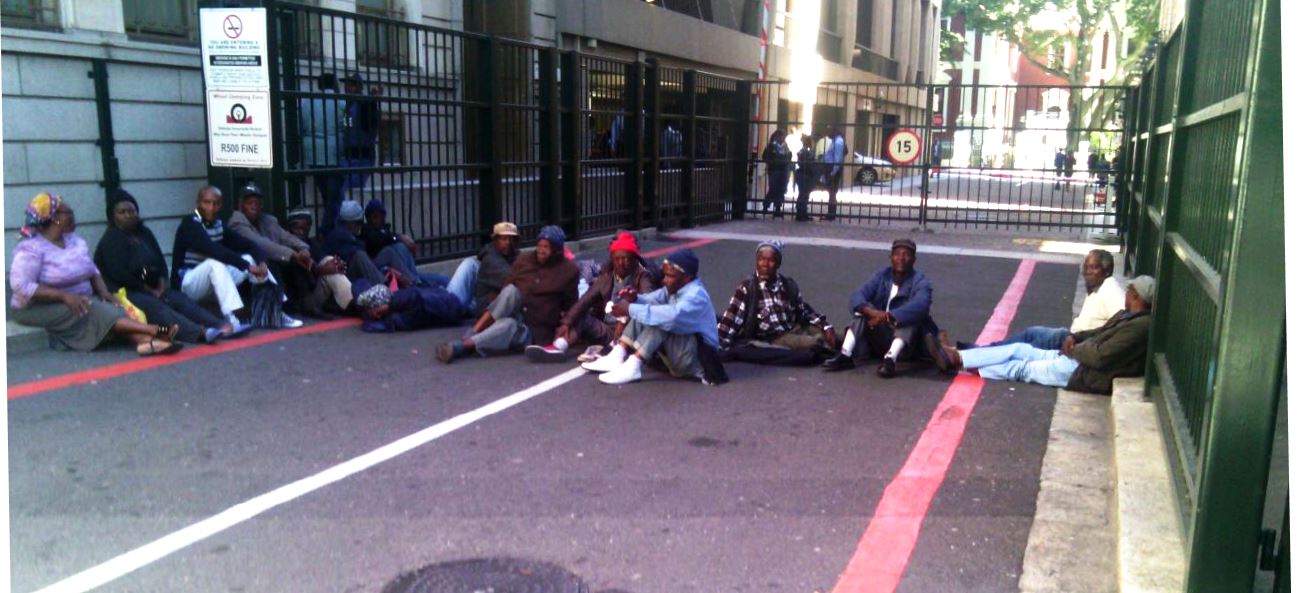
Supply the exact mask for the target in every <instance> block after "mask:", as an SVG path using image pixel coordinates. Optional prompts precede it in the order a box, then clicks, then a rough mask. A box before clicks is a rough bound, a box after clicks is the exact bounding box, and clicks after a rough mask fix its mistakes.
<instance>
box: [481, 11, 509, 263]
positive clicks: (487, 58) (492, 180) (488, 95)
mask: <svg viewBox="0 0 1297 593" xmlns="http://www.w3.org/2000/svg"><path fill="white" fill-rule="evenodd" d="M479 43H481V47H482V52H481V55H482V58H483V59H480V60H478V64H477V66H478V67H477V73H478V77H479V78H478V85H479V86H478V92H479V93H481V97H480V99H481V101H482V103H483V104H484V105H486V107H485V108H484V111H485V113H484V114H483V115H484V117H482V118H481V119H480V120H479V121H480V127H479V130H478V132H477V134H478V135H479V136H480V137H481V138H484V139H485V141H483V142H480V143H478V146H479V148H480V149H481V151H482V154H481V159H480V160H481V162H483V163H486V164H487V166H486V167H485V168H483V169H482V170H481V174H480V176H479V177H478V180H479V181H478V210H477V217H478V220H477V228H478V234H480V235H481V236H482V238H483V239H484V240H489V239H490V229H491V227H492V226H493V225H494V224H495V223H496V222H498V221H499V220H501V216H502V212H503V209H502V208H501V205H500V198H501V195H502V191H501V190H502V187H501V175H500V171H501V170H502V169H503V168H504V160H503V155H502V154H501V151H500V149H499V145H500V137H501V133H500V132H501V130H500V129H499V127H500V124H501V123H502V122H503V121H504V108H503V106H502V105H501V104H500V101H499V98H498V96H497V95H498V93H497V88H496V87H497V86H498V85H497V83H498V82H499V81H498V80H497V78H496V67H497V66H498V65H499V63H500V58H501V56H500V42H499V40H498V39H497V38H496V37H495V36H494V35H492V36H490V37H487V38H485V39H482V40H481V41H480V42H479Z"/></svg>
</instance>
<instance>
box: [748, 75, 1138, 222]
mask: <svg viewBox="0 0 1297 593" xmlns="http://www.w3.org/2000/svg"><path fill="white" fill-rule="evenodd" d="M756 88H757V94H758V96H759V98H758V102H759V105H760V111H759V112H758V113H759V118H758V119H757V120H756V123H757V125H756V131H755V134H756V138H757V139H758V144H759V145H758V147H757V148H758V150H759V151H760V150H764V147H765V146H766V144H767V143H768V142H769V140H770V138H771V135H772V133H773V132H774V131H776V130H782V131H784V132H786V133H787V134H788V142H789V146H790V149H791V151H792V152H793V153H796V152H797V151H798V149H799V148H800V146H801V145H802V135H803V134H805V135H807V136H809V141H810V142H812V143H814V145H815V147H816V153H817V154H820V153H823V152H824V149H825V141H824V138H825V136H826V134H828V133H830V131H831V130H832V131H835V133H840V134H841V135H842V139H843V140H844V142H845V144H846V146H847V151H846V157H845V159H844V161H843V163H842V165H841V170H842V173H841V181H840V185H839V186H838V188H837V190H836V191H831V188H830V187H829V186H831V185H833V184H834V182H835V181H836V180H832V179H827V176H826V175H820V176H819V178H817V179H816V180H815V182H814V183H813V184H812V188H811V194H810V196H809V200H808V201H809V208H808V209H809V213H810V215H811V216H814V217H827V216H830V215H836V216H835V217H836V218H837V219H839V220H846V221H898V222H906V223H912V224H915V225H935V226H942V227H948V228H949V227H954V228H970V229H997V228H998V229H1015V230H1033V231H1050V232H1062V233H1068V232H1073V233H1080V232H1084V231H1115V230H1116V227H1117V219H1116V216H1117V214H1116V212H1117V209H1116V208H1115V206H1114V202H1115V192H1114V191H1113V190H1114V188H1115V186H1116V180H1117V177H1118V176H1120V175H1121V171H1122V164H1121V163H1120V162H1119V159H1117V151H1118V149H1119V148H1120V147H1121V140H1122V138H1121V133H1122V123H1121V114H1122V112H1123V109H1124V101H1125V97H1126V93H1127V89H1126V88H1125V87H1112V86H1103V87H1098V86H1095V87H1066V86H1030V85H1015V86H988V85H905V84H881V83H879V84H875V83H822V84H819V85H817V86H816V87H815V88H814V89H813V93H814V105H813V107H811V108H810V109H809V113H807V109H806V105H807V103H809V100H810V98H811V97H810V96H809V95H810V92H807V91H802V92H800V93H799V92H797V91H796V88H795V87H794V86H792V85H791V84H790V83H787V82H761V83H756ZM807 115H810V117H811V121H812V122H813V127H814V129H808V126H807V125H806V116H807ZM906 133H913V136H912V137H914V138H916V139H917V140H918V145H919V149H918V150H917V154H911V155H910V156H911V157H913V159H912V160H899V159H897V158H896V157H894V156H893V155H891V154H889V152H888V144H889V140H891V139H893V138H898V142H899V141H901V135H904V134H906ZM757 154H760V152H758V153H757ZM754 164H755V165H756V169H757V174H755V175H754V179H753V183H752V186H751V189H750V191H749V194H748V202H747V212H748V213H749V214H752V215H757V216H760V215H766V216H774V213H773V211H774V208H773V204H771V205H770V207H769V208H767V201H768V200H767V198H770V199H771V200H773V199H777V197H778V196H779V195H781V194H782V195H783V196H784V197H785V205H784V214H785V215H790V214H791V211H792V210H793V203H794V201H795V200H796V197H797V195H798V187H797V186H796V182H795V180H793V179H790V182H789V184H788V186H787V187H784V188H780V189H783V191H782V192H781V191H779V189H776V190H775V191H774V192H773V193H771V194H768V193H767V192H769V190H770V187H769V181H770V176H769V175H768V173H769V172H768V171H767V168H766V166H765V163H764V162H762V161H761V159H760V158H759V157H754ZM821 173H823V171H821ZM834 206H836V207H834Z"/></svg>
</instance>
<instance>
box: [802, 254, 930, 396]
mask: <svg viewBox="0 0 1297 593" xmlns="http://www.w3.org/2000/svg"><path fill="white" fill-rule="evenodd" d="M917 252H918V246H917V245H915V244H914V241H911V240H909V239H897V240H895V241H893V242H892V255H891V265H890V266H888V267H886V268H883V269H881V270H879V271H878V272H876V273H874V275H873V276H872V277H870V278H869V280H868V281H867V282H865V285H864V286H861V287H860V290H857V291H856V293H855V294H853V295H851V313H852V315H854V316H855V321H853V322H852V323H851V327H849V328H848V329H847V333H846V336H845V337H843V339H842V351H841V352H839V353H838V355H837V356H834V357H833V358H830V359H829V360H827V361H825V362H824V370H826V371H842V370H846V369H850V368H854V367H855V366H856V363H855V357H856V356H857V355H858V354H873V355H874V356H881V357H882V359H883V364H881V365H879V367H878V376H880V377H883V378H884V379H890V378H892V377H895V376H896V363H897V362H898V361H901V360H908V359H914V358H917V356H916V355H917V354H918V353H917V351H916V350H917V349H916V346H917V345H918V344H919V342H920V341H922V344H923V345H924V346H926V353H927V354H928V355H929V356H930V357H931V358H933V359H934V360H937V359H938V358H939V357H938V353H939V352H940V351H939V349H938V344H937V337H936V334H937V324H936V323H935V322H934V321H933V320H932V316H931V315H930V313H929V310H930V309H931V307H932V284H931V283H929V282H928V277H927V276H924V275H923V273H922V272H920V271H918V270H916V269H914V262H915V260H916V259H917V258H916V253H917Z"/></svg>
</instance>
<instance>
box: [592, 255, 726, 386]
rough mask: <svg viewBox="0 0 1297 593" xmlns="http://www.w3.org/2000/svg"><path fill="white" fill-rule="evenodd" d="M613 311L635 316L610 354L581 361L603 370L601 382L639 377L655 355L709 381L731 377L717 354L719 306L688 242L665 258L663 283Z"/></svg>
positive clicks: (685, 374)
mask: <svg viewBox="0 0 1297 593" xmlns="http://www.w3.org/2000/svg"><path fill="white" fill-rule="evenodd" d="M612 315H614V316H616V317H629V318H630V321H629V322H628V323H627V324H626V329H625V330H623V331H622V335H621V339H620V340H618V342H617V345H616V346H614V347H613V349H612V351H611V352H609V353H608V354H605V355H604V356H601V357H599V358H598V359H596V360H593V361H591V362H587V363H585V364H583V365H581V366H582V368H584V369H586V370H588V371H594V372H597V373H601V374H600V375H599V381H600V382H601V383H605V384H608V385H621V384H625V383H631V382H634V381H639V380H640V378H641V377H642V372H643V368H644V363H645V362H646V361H649V360H653V359H654V358H655V357H656V358H657V359H658V360H660V361H661V362H662V363H663V364H664V365H665V366H666V370H667V372H669V373H671V375H673V376H676V377H682V378H689V379H696V380H701V381H702V382H703V383H704V384H707V385H719V384H721V383H724V382H726V381H728V380H729V378H728V377H727V376H726V375H725V368H724V367H723V366H722V365H721V363H720V358H719V356H718V354H717V348H718V347H719V346H720V341H719V338H718V337H717V335H716V310H715V309H714V308H713V307H712V299H711V297H710V296H709V295H708V294H707V288H706V287H704V286H703V283H702V281H701V280H699V279H698V256H697V255H694V252H693V250H691V249H689V248H688V247H682V248H680V249H676V250H675V251H672V252H671V253H670V254H669V255H667V257H666V261H664V262H662V288H659V289H657V290H655V291H653V292H650V293H648V294H642V295H637V296H635V295H632V296H630V301H629V302H620V303H616V304H614V305H613V307H612Z"/></svg>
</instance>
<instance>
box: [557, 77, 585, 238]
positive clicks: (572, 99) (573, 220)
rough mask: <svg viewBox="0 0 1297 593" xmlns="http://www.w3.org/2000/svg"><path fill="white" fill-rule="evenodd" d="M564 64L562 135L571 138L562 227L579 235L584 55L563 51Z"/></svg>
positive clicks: (583, 140)
mask: <svg viewBox="0 0 1297 593" xmlns="http://www.w3.org/2000/svg"><path fill="white" fill-rule="evenodd" d="M559 62H560V63H561V64H562V67H563V70H562V71H563V76H562V80H561V82H560V86H561V89H560V91H561V95H562V96H561V100H562V102H563V105H564V107H565V108H566V112H565V113H564V114H562V115H561V116H560V117H561V119H562V127H563V135H564V136H565V137H567V138H570V139H571V140H570V141H569V142H568V143H567V152H566V154H564V155H563V161H564V164H563V182H562V195H561V198H560V200H559V201H560V204H561V206H560V208H559V210H560V212H562V213H563V215H564V225H563V228H564V230H565V231H567V236H569V237H574V238H575V237H578V236H580V230H581V201H582V198H581V176H582V175H583V174H584V173H583V171H582V168H581V161H582V159H584V158H586V154H585V146H586V134H585V130H584V126H583V125H582V124H583V122H582V117H581V116H582V107H583V106H582V103H581V54H579V53H577V52H574V51H569V52H563V54H562V56H560V58H559Z"/></svg>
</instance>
